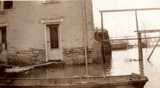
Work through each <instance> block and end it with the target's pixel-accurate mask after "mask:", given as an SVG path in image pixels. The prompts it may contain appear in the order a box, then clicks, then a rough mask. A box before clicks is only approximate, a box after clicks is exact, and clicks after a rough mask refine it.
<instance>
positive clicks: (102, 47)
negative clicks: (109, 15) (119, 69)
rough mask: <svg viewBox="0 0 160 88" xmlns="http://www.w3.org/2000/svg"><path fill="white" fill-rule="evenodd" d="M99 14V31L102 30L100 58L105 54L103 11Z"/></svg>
mask: <svg viewBox="0 0 160 88" xmlns="http://www.w3.org/2000/svg"><path fill="white" fill-rule="evenodd" d="M100 14H101V31H102V40H101V53H102V59H103V60H104V59H105V54H104V25H103V12H100ZM102 63H103V70H104V77H106V71H105V67H104V66H105V65H104V64H105V63H104V62H102Z"/></svg>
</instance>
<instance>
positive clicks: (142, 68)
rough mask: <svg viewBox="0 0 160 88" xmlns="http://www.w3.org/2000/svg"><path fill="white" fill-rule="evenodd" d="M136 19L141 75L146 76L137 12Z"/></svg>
mask: <svg viewBox="0 0 160 88" xmlns="http://www.w3.org/2000/svg"><path fill="white" fill-rule="evenodd" d="M135 18H136V29H137V37H138V56H139V70H140V75H141V76H144V71H143V70H144V67H143V50H142V41H141V33H140V32H139V25H138V17H137V10H135Z"/></svg>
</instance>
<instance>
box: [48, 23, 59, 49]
mask: <svg viewBox="0 0 160 88" xmlns="http://www.w3.org/2000/svg"><path fill="white" fill-rule="evenodd" d="M47 27H48V28H49V32H50V47H51V49H55V48H59V41H58V39H59V38H58V28H59V24H48V25H47Z"/></svg>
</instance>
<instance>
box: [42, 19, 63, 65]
mask: <svg viewBox="0 0 160 88" xmlns="http://www.w3.org/2000/svg"><path fill="white" fill-rule="evenodd" d="M62 22H63V18H58V19H43V20H41V23H43V30H44V47H45V62H48V61H49V51H50V50H49V47H48V40H47V30H48V28H47V25H48V24H59V29H58V37H59V38H58V40H59V49H61V53H62V60H63V49H62V34H61V28H60V25H61V24H62Z"/></svg>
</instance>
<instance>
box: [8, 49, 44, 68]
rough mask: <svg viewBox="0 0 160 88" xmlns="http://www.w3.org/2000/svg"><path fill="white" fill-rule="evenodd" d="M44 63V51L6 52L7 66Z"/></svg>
mask: <svg viewBox="0 0 160 88" xmlns="http://www.w3.org/2000/svg"><path fill="white" fill-rule="evenodd" d="M43 62H45V50H44V49H33V48H32V49H29V50H12V51H11V50H10V51H8V64H12V65H20V66H24V65H33V64H39V63H43Z"/></svg>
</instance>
